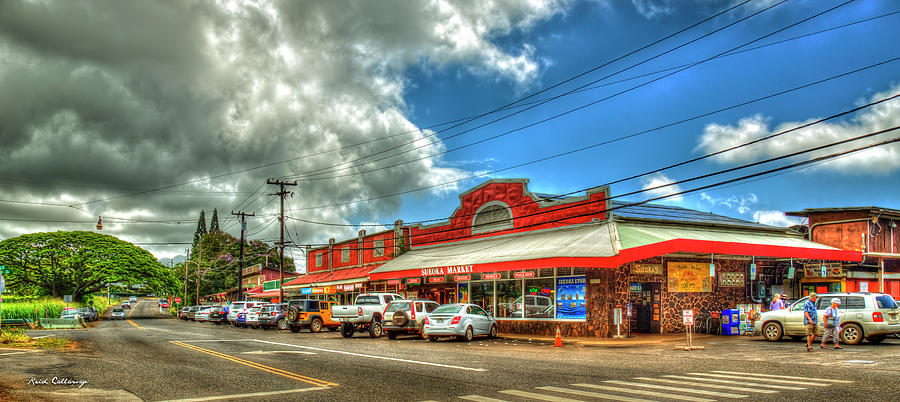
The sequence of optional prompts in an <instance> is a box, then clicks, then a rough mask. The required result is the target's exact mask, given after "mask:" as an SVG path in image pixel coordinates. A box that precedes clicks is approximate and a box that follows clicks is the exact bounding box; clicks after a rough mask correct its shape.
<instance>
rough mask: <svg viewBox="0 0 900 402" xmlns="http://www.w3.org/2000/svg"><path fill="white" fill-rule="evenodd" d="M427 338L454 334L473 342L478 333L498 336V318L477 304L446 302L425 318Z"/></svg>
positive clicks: (453, 335)
mask: <svg viewBox="0 0 900 402" xmlns="http://www.w3.org/2000/svg"><path fill="white" fill-rule="evenodd" d="M424 332H425V338H427V339H428V340H429V341H432V342H433V341H436V340H437V339H438V338H440V337H444V336H452V337H456V338H460V339H464V340H465V341H466V342H471V341H472V338H473V337H475V336H477V335H487V336H488V337H490V338H494V337H496V336H497V320H495V319H494V317H492V316H491V315H490V314H488V312H487V311H484V309H482V308H481V307H479V306H478V305H475V304H445V305H443V306H440V307H438V308H436V309H434V311H432V312H431V315H429V316H428V318H426V319H425V325H424Z"/></svg>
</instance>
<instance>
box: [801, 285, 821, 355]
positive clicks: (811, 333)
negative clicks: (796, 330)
mask: <svg viewBox="0 0 900 402" xmlns="http://www.w3.org/2000/svg"><path fill="white" fill-rule="evenodd" d="M818 299H819V295H817V294H815V293H810V294H809V299H808V300H806V303H805V304H804V305H803V325H805V326H806V351H807V352H812V351H813V348H812V343H813V341H814V340H815V339H816V336H817V335H819V312H818V311H817V310H816V300H818Z"/></svg>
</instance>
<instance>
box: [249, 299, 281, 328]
mask: <svg viewBox="0 0 900 402" xmlns="http://www.w3.org/2000/svg"><path fill="white" fill-rule="evenodd" d="M285 308H287V304H284V303H272V304H265V305H263V306H262V307H261V308H260V309H259V318H257V321H258V322H259V327H260V328H262V329H266V328H276V327H277V328H278V329H288V324H287V319H285V318H284V311H285Z"/></svg>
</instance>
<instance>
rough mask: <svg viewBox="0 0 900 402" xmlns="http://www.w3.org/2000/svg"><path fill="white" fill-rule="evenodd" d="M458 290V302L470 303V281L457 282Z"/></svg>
mask: <svg viewBox="0 0 900 402" xmlns="http://www.w3.org/2000/svg"><path fill="white" fill-rule="evenodd" d="M456 286H457V290H456V302H457V303H468V302H469V284H468V283H460V284H457V285H456Z"/></svg>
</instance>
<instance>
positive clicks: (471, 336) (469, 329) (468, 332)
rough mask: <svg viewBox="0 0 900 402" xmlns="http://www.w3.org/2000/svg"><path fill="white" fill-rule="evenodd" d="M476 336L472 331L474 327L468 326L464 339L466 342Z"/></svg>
mask: <svg viewBox="0 0 900 402" xmlns="http://www.w3.org/2000/svg"><path fill="white" fill-rule="evenodd" d="M474 337H475V332H473V331H472V327H466V334H465V335H463V337H462V339H463V340H464V341H466V342H472V338H474Z"/></svg>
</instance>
